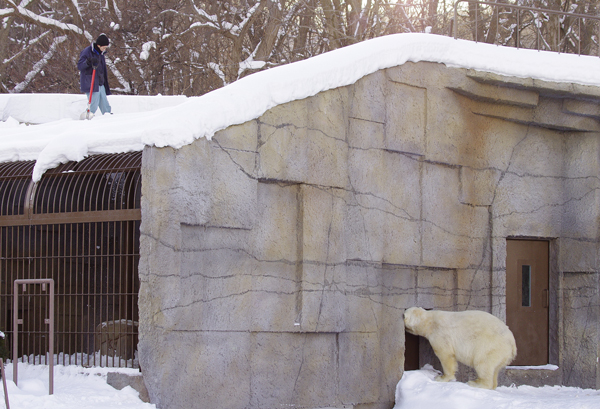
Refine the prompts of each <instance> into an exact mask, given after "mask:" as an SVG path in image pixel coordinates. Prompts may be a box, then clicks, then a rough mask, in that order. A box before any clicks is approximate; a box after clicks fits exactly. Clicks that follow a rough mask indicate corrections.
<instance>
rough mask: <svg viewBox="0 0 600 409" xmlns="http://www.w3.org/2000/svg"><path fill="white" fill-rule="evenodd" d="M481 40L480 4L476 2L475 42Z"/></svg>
mask: <svg viewBox="0 0 600 409" xmlns="http://www.w3.org/2000/svg"><path fill="white" fill-rule="evenodd" d="M478 39H479V4H478V3H477V2H475V42H478Z"/></svg>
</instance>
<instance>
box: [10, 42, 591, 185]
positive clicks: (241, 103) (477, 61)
mask: <svg viewBox="0 0 600 409" xmlns="http://www.w3.org/2000/svg"><path fill="white" fill-rule="evenodd" d="M407 61H412V62H417V61H429V62H437V63H442V64H446V65H447V66H449V67H463V68H470V69H474V70H480V71H488V72H493V73H497V74H502V75H508V76H516V77H521V78H536V79H542V80H547V81H557V82H572V83H579V84H587V85H596V86H600V58H598V57H589V56H577V55H572V54H558V53H551V52H539V51H535V50H524V49H516V48H509V47H499V46H495V45H489V44H483V43H474V42H472V41H466V40H455V39H453V38H451V37H444V36H437V35H431V34H396V35H390V36H385V37H380V38H376V39H373V40H370V41H365V42H362V43H358V44H355V45H352V46H349V47H345V48H342V49H339V50H335V51H332V52H329V53H325V54H321V55H318V56H316V57H313V58H310V59H308V60H304V61H299V62H296V63H293V64H288V65H284V66H280V67H276V68H272V69H270V70H266V71H261V72H258V73H256V74H253V75H250V76H248V77H245V78H243V79H241V80H239V81H236V82H234V83H232V84H230V85H228V86H226V87H223V88H220V89H218V90H215V91H213V92H210V93H208V94H206V95H203V96H201V97H193V98H188V99H187V100H185V102H183V103H180V104H178V105H175V106H167V107H164V108H161V109H157V110H154V111H146V112H135V113H126V112H130V111H127V110H126V109H124V108H123V109H122V110H121V109H119V108H118V106H117V102H116V100H115V106H114V109H113V112H114V113H115V115H105V116H97V117H95V118H94V119H92V120H91V121H79V120H77V119H75V118H73V116H74V115H75V116H76V114H77V113H78V112H83V110H84V108H85V98H84V97H82V96H79V98H81V101H83V104H80V103H79V102H77V104H79V105H78V106H77V108H74V107H73V106H74V105H75V103H72V104H71V103H69V102H67V101H64V100H61V99H58V100H57V102H56V103H54V102H49V101H48V102H44V103H40V104H34V106H33V107H32V108H31V110H32V111H35V112H34V113H33V114H32V117H35V118H36V120H35V121H33V120H31V121H26V122H35V123H37V122H39V121H40V118H52V117H55V118H56V119H57V120H56V121H51V122H47V123H44V124H42V125H37V126H24V125H21V126H15V124H14V121H10V122H9V121H8V117H9V116H10V117H12V115H10V112H13V108H12V107H11V106H12V102H11V101H12V100H9V101H8V102H7V103H6V106H4V108H3V114H2V118H3V120H5V121H7V122H5V123H4V126H3V127H2V128H1V136H0V162H7V161H18V160H37V163H36V166H35V169H34V174H33V179H34V180H35V181H38V180H39V179H40V178H41V176H42V174H43V172H44V171H46V170H47V169H50V168H53V167H55V166H57V165H58V164H59V163H62V162H66V161H69V160H76V161H78V160H81V159H83V158H84V157H86V156H88V155H92V154H96V153H110V152H112V153H119V152H127V151H134V150H141V149H143V146H145V145H154V146H158V147H163V146H171V147H173V148H180V147H181V146H184V145H187V144H189V143H191V142H193V141H194V140H195V139H197V138H211V137H212V136H213V135H214V133H215V132H217V131H218V130H220V129H224V128H226V127H228V126H230V125H234V124H240V123H244V122H246V121H249V120H251V119H254V118H258V117H259V116H260V115H262V114H263V113H264V112H265V111H267V110H268V109H270V108H272V107H274V106H276V105H279V104H283V103H286V102H290V101H293V100H298V99H302V98H306V97H309V96H312V95H315V94H317V93H319V92H321V91H325V90H328V89H332V88H337V87H341V86H345V85H349V84H352V83H354V82H356V81H357V80H359V79H360V78H362V77H363V76H365V75H368V74H371V73H373V72H375V71H377V70H380V69H384V68H389V67H393V66H397V65H401V64H404V63H405V62H407ZM74 98H75V97H74ZM123 98H129V97H123ZM162 98H164V97H162ZM15 101H17V100H15ZM112 101H113V100H112V99H111V103H112ZM1 104H2V103H1V102H0V107H2V105H1ZM160 104H161V102H158V103H157V105H160ZM55 105H62V106H60V107H55ZM65 105H66V106H65ZM125 105H127V103H125ZM54 109H57V110H59V111H61V112H63V113H64V112H65V111H68V112H69V114H68V115H66V114H60V115H58V114H55V113H53V110H54ZM15 110H17V111H19V110H20V109H15ZM5 112H8V113H9V114H6V113H5ZM44 121H45V120H44ZM20 122H21V121H20Z"/></svg>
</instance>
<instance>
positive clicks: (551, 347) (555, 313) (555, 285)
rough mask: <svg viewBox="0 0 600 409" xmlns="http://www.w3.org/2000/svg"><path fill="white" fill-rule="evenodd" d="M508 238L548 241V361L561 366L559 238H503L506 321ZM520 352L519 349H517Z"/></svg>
mask: <svg viewBox="0 0 600 409" xmlns="http://www.w3.org/2000/svg"><path fill="white" fill-rule="evenodd" d="M507 240H535V241H546V242H548V292H549V294H548V301H549V307H548V363H549V364H552V365H557V366H560V361H561V359H560V347H559V340H560V334H562V330H563V328H562V318H561V311H562V297H559V294H560V290H561V285H560V283H561V282H562V276H561V273H560V270H559V268H558V266H559V260H558V256H559V254H560V253H559V247H558V246H559V239H558V238H555V237H534V236H506V238H505V239H504V240H503V250H504V257H502V260H503V262H504V275H503V281H504V292H503V295H502V297H503V300H502V304H503V311H502V316H503V317H504V321H505V322H506V256H507V251H506V242H507ZM517 353H518V351H517Z"/></svg>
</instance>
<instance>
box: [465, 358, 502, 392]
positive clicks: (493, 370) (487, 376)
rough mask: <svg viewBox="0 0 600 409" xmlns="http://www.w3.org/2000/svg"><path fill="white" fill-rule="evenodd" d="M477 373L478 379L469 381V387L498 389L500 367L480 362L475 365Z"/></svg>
mask: <svg viewBox="0 0 600 409" xmlns="http://www.w3.org/2000/svg"><path fill="white" fill-rule="evenodd" d="M475 371H476V372H477V379H476V380H474V381H469V382H468V385H470V386H473V387H476V388H484V389H496V384H497V382H498V381H497V378H498V372H499V371H500V366H497V367H494V366H492V365H490V363H489V362H480V363H478V364H475Z"/></svg>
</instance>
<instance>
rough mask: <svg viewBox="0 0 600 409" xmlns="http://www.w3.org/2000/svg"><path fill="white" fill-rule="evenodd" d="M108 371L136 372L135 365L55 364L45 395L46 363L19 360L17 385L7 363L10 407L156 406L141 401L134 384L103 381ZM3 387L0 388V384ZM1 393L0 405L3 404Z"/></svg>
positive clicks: (110, 408) (90, 408) (106, 408)
mask: <svg viewBox="0 0 600 409" xmlns="http://www.w3.org/2000/svg"><path fill="white" fill-rule="evenodd" d="M108 372H122V373H138V370H137V369H124V368H83V367H81V366H62V365H58V366H55V367H54V394H53V395H48V382H49V373H48V366H46V365H29V364H23V363H20V364H19V379H18V385H15V383H14V382H13V381H12V379H13V370H12V364H8V365H6V378H7V386H8V398H9V404H10V407H11V408H46V409H59V408H60V409H81V408H86V409H114V408H115V407H126V408H128V409H155V408H156V406H155V405H153V404H149V403H144V402H142V401H141V400H140V398H139V394H138V392H137V391H135V390H134V389H133V388H131V387H129V386H127V387H125V388H123V389H121V390H117V389H115V388H113V387H112V386H110V385H108V384H107V383H106V377H107V374H108ZM0 390H2V388H0ZM5 407H6V405H5V404H4V393H3V392H2V398H1V399H0V408H5Z"/></svg>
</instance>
